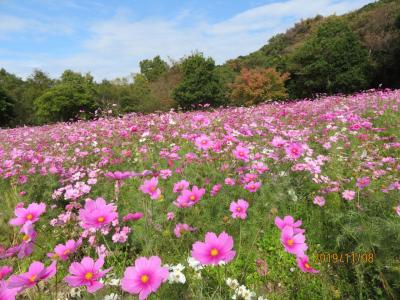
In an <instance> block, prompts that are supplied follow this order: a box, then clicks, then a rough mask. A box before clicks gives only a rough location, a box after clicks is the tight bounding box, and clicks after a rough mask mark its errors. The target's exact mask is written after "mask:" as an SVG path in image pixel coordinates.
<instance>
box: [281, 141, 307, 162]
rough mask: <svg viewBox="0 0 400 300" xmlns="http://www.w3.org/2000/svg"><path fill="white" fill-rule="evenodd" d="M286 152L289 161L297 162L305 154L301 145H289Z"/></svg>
mask: <svg viewBox="0 0 400 300" xmlns="http://www.w3.org/2000/svg"><path fill="white" fill-rule="evenodd" d="M285 152H286V156H287V157H288V158H289V159H291V160H296V159H298V158H300V156H301V155H302V154H303V147H302V145H301V144H299V143H289V144H287V145H286V146H285Z"/></svg>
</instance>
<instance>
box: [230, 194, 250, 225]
mask: <svg viewBox="0 0 400 300" xmlns="http://www.w3.org/2000/svg"><path fill="white" fill-rule="evenodd" d="M248 207H249V203H248V202H247V201H245V200H243V199H239V200H238V201H237V202H235V201H232V202H231V205H230V206H229V210H230V211H231V212H232V218H234V219H236V218H239V219H242V220H244V219H246V218H247V208H248Z"/></svg>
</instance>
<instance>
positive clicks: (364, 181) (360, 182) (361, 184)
mask: <svg viewBox="0 0 400 300" xmlns="http://www.w3.org/2000/svg"><path fill="white" fill-rule="evenodd" d="M370 182H371V179H370V178H369V177H368V176H364V177H361V178H357V183H356V186H357V187H358V188H359V189H360V190H362V189H363V188H365V187H367V186H368V185H369V184H370Z"/></svg>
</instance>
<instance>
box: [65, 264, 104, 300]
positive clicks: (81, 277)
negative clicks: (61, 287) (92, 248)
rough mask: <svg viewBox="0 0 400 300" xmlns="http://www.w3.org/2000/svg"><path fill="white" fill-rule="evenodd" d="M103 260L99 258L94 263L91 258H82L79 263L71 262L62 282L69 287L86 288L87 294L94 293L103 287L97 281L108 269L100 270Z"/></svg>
mask: <svg viewBox="0 0 400 300" xmlns="http://www.w3.org/2000/svg"><path fill="white" fill-rule="evenodd" d="M103 265H104V259H103V258H102V257H100V258H99V259H98V260H96V261H94V260H93V259H92V258H91V257H88V256H86V257H84V258H83V259H82V260H81V262H80V263H79V262H73V263H72V264H71V265H70V266H69V273H70V274H71V275H69V276H66V277H65V278H64V280H65V281H66V282H67V283H68V284H69V286H71V287H78V286H86V287H87V290H88V292H89V293H94V292H96V291H97V290H99V289H101V288H102V287H103V284H102V283H101V282H99V281H98V280H99V279H100V278H101V277H103V276H104V275H105V274H106V273H108V271H110V269H111V268H110V269H106V270H101V267H102V266H103Z"/></svg>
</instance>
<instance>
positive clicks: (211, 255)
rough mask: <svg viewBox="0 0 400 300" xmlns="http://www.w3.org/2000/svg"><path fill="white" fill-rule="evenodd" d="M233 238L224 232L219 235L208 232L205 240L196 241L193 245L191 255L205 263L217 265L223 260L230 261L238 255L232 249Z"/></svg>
mask: <svg viewBox="0 0 400 300" xmlns="http://www.w3.org/2000/svg"><path fill="white" fill-rule="evenodd" d="M232 248H233V238H232V237H231V236H229V235H228V234H227V233H225V232H222V233H221V234H220V235H219V236H218V237H217V235H216V234H215V233H213V232H207V234H206V236H205V242H204V243H203V242H196V243H194V244H193V246H192V252H191V255H192V257H194V258H195V259H196V260H198V261H199V262H200V263H202V264H203V265H217V264H219V263H220V262H221V261H223V262H225V263H228V262H230V261H231V260H232V259H233V258H234V257H235V255H236V252H235V251H234V250H232Z"/></svg>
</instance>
